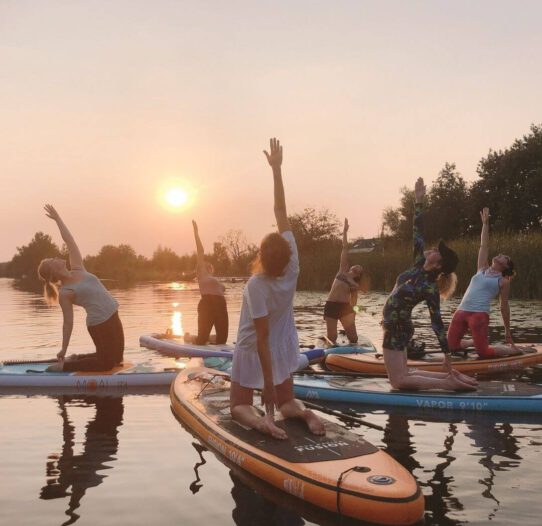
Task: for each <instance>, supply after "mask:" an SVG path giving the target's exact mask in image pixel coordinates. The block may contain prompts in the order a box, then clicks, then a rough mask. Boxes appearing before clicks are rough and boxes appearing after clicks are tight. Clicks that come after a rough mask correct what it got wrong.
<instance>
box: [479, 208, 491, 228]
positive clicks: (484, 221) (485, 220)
mask: <svg viewBox="0 0 542 526" xmlns="http://www.w3.org/2000/svg"><path fill="white" fill-rule="evenodd" d="M480 219H481V220H482V224H484V225H485V224H487V223H489V208H488V207H487V206H486V207H485V208H483V209H482V211H481V212H480Z"/></svg>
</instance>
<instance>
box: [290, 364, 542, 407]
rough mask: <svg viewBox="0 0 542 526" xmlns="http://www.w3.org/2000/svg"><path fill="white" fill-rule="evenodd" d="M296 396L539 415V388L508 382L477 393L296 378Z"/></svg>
mask: <svg viewBox="0 0 542 526" xmlns="http://www.w3.org/2000/svg"><path fill="white" fill-rule="evenodd" d="M294 390H295V393H296V396H299V397H300V398H304V399H307V400H328V401H335V402H348V403H364V404H375V405H389V406H395V407H415V408H422V409H423V408H430V409H449V410H459V411H512V412H517V413H524V412H527V413H533V412H536V413H542V386H541V385H538V384H532V383H525V382H511V381H500V380H493V381H484V382H479V385H478V389H477V390H476V391H469V392H459V393H453V392H447V391H437V390H432V391H398V390H395V389H393V388H392V387H391V385H390V384H389V382H388V380H386V379H383V378H351V377H337V376H330V375H327V376H326V375H325V373H324V374H322V375H297V376H296V377H295V378H294Z"/></svg>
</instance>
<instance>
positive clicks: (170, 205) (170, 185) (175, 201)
mask: <svg viewBox="0 0 542 526" xmlns="http://www.w3.org/2000/svg"><path fill="white" fill-rule="evenodd" d="M157 190H158V191H157V197H158V201H159V202H160V204H161V205H162V207H163V208H165V209H166V210H169V211H170V212H181V211H184V210H186V209H187V208H190V207H191V206H192V205H193V203H194V199H195V190H194V188H193V187H192V185H191V184H190V183H189V182H188V181H185V180H183V179H179V178H170V179H168V180H165V181H164V182H163V183H162V184H161V185H160V186H159V188H158V189H157Z"/></svg>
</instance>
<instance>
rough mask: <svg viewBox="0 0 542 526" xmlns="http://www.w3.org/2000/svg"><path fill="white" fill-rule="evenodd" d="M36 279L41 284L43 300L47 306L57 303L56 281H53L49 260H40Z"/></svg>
mask: <svg viewBox="0 0 542 526" xmlns="http://www.w3.org/2000/svg"><path fill="white" fill-rule="evenodd" d="M38 277H39V278H40V280H41V281H43V282H44V284H43V298H44V299H45V302H46V303H47V305H56V304H57V303H58V281H59V280H58V279H55V277H54V276H53V272H52V270H51V267H50V260H49V259H42V260H41V263H40V264H39V266H38Z"/></svg>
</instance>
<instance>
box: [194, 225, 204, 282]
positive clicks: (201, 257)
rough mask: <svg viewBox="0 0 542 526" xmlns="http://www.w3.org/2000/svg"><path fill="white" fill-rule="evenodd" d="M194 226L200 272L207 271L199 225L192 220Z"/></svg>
mask: <svg viewBox="0 0 542 526" xmlns="http://www.w3.org/2000/svg"><path fill="white" fill-rule="evenodd" d="M192 227H193V228H194V239H195V240H196V253H197V262H198V270H197V272H198V274H201V273H207V267H206V266H205V252H204V250H203V244H202V242H201V239H200V237H199V232H198V225H197V223H196V222H195V221H194V220H192Z"/></svg>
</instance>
